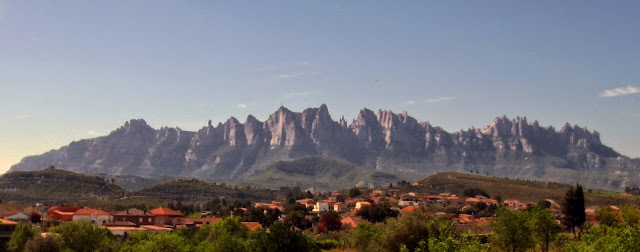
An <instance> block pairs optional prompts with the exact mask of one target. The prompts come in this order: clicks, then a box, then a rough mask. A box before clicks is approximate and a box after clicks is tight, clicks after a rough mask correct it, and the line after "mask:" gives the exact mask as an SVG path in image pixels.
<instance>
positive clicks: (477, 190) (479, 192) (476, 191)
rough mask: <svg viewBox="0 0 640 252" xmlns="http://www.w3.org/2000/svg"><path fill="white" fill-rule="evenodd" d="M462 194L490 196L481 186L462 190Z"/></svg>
mask: <svg viewBox="0 0 640 252" xmlns="http://www.w3.org/2000/svg"><path fill="white" fill-rule="evenodd" d="M462 195H463V196H465V197H476V196H478V195H480V196H484V197H487V198H490V197H489V194H488V193H487V192H485V191H484V190H482V189H480V188H475V187H472V188H465V189H464V190H463V191H462Z"/></svg>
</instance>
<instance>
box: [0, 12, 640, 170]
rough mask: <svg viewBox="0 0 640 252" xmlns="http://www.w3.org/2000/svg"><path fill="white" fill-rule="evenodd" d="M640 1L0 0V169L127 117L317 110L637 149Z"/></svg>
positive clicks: (180, 118)
mask: <svg viewBox="0 0 640 252" xmlns="http://www.w3.org/2000/svg"><path fill="white" fill-rule="evenodd" d="M639 7H640V3H637V2H616V3H615V4H612V3H611V2H607V3H605V2H599V1H580V2H578V1H575V2H574V1H563V2H552V1H549V2H535V3H533V2H532V3H512V2H500V3H498V2H469V3H454V2H422V1H416V2H412V3H405V5H403V6H399V5H397V4H393V3H385V2H372V1H357V2H356V1H354V2H348V3H343V2H305V3H301V2H288V3H283V2H279V3H266V2H264V3H263V2H251V3H250V2H242V3H240V2H231V3H209V2H199V3H197V4H196V3H183V2H173V1H135V2H128V1H116V2H109V3H106V2H105V3H99V2H79V1H56V2H55V3H54V2H41V1H8V0H0V34H1V35H0V55H1V56H0V90H1V91H0V105H1V106H0V173H3V172H5V171H6V170H8V169H9V167H10V166H11V165H13V164H15V163H17V162H19V161H20V159H21V158H23V157H24V156H27V155H36V154H41V153H43V152H46V151H48V150H50V149H57V148H59V147H62V146H64V145H67V144H69V143H70V142H71V141H74V140H80V139H84V138H92V137H97V136H102V135H107V134H108V133H109V132H110V131H111V130H114V129H116V128H118V127H119V126H121V125H122V124H123V123H124V122H125V121H127V120H130V119H133V118H143V119H145V120H146V121H147V122H148V123H149V124H150V125H151V126H152V127H154V128H160V127H162V126H170V127H173V126H178V127H180V128H182V129H185V130H192V131H194V130H197V129H199V128H201V127H203V126H205V125H206V123H207V120H209V119H211V120H213V122H214V124H217V123H218V122H224V121H225V120H226V119H227V118H229V117H231V116H235V117H236V118H238V119H239V120H240V121H241V122H243V121H244V118H246V116H247V115H248V114H252V115H254V116H256V117H257V118H258V119H259V120H261V121H264V120H265V119H266V118H267V117H268V116H269V114H271V113H273V112H274V111H275V110H276V109H277V108H278V107H280V106H281V105H284V106H285V107H287V108H289V109H291V110H292V111H302V110H303V109H305V108H307V107H317V106H319V105H320V104H323V103H326V104H327V105H328V107H329V111H330V113H331V116H332V118H333V119H334V120H337V119H338V118H339V117H341V116H345V118H346V119H347V121H348V122H351V120H352V119H353V118H355V117H356V116H357V113H358V111H359V110H360V109H362V108H364V107H367V108H369V109H372V110H374V111H377V110H378V109H389V110H393V111H394V112H396V113H398V112H402V111H404V110H406V111H408V113H409V115H411V116H413V117H415V118H416V119H418V120H419V121H429V122H430V123H432V124H433V125H436V126H441V127H443V128H444V129H445V130H447V131H449V132H453V131H457V130H460V129H467V128H470V127H476V128H480V127H483V126H485V125H487V124H489V123H490V122H491V121H492V120H493V119H494V118H495V117H496V116H500V115H503V114H505V115H507V116H508V117H509V118H515V117H516V116H526V117H527V118H528V119H529V120H530V121H533V120H538V121H539V122H540V124H541V125H545V126H546V125H552V126H554V127H556V129H559V128H560V127H562V126H563V125H564V124H565V122H569V123H571V124H578V125H580V126H587V127H588V128H589V129H590V130H597V131H599V132H600V134H601V139H602V141H603V143H604V144H606V145H608V146H610V147H612V148H613V149H614V150H616V151H618V152H620V153H621V154H623V155H627V156H630V157H640V146H639V145H638V144H637V143H639V142H640V134H639V133H638V125H640V111H638V108H640V94H639V93H640V71H638V69H640V50H638V45H639V44H640V33H638V32H637V31H638V30H640V23H638V22H637V12H638V10H640V8H639Z"/></svg>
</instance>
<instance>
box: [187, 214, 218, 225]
mask: <svg viewBox="0 0 640 252" xmlns="http://www.w3.org/2000/svg"><path fill="white" fill-rule="evenodd" d="M192 220H193V223H194V224H195V225H196V226H197V227H199V226H203V225H213V224H216V223H218V222H219V221H221V220H222V218H218V217H215V216H208V217H204V218H200V219H192Z"/></svg>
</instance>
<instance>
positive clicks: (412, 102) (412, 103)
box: [404, 100, 416, 105]
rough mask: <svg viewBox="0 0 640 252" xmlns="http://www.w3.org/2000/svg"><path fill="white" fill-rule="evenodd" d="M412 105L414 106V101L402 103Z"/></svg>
mask: <svg viewBox="0 0 640 252" xmlns="http://www.w3.org/2000/svg"><path fill="white" fill-rule="evenodd" d="M414 104H416V101H414V100H408V101H406V102H404V105H414Z"/></svg>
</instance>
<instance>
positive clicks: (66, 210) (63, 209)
mask: <svg viewBox="0 0 640 252" xmlns="http://www.w3.org/2000/svg"><path fill="white" fill-rule="evenodd" d="M78 209H79V208H77V207H72V206H52V207H50V208H49V209H48V210H47V219H50V220H59V221H72V220H73V214H74V213H75V212H76V211H78Z"/></svg>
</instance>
